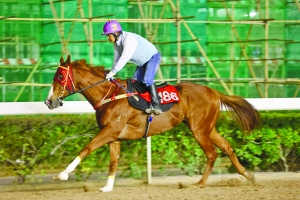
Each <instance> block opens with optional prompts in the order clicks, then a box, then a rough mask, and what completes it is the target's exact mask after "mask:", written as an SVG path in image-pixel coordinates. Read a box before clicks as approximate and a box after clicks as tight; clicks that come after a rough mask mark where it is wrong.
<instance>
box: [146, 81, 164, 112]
mask: <svg viewBox="0 0 300 200" xmlns="http://www.w3.org/2000/svg"><path fill="white" fill-rule="evenodd" d="M147 89H148V91H149V93H150V96H151V105H150V107H149V108H147V109H146V110H145V112H146V113H151V112H154V114H156V115H159V114H161V113H162V110H161V108H160V102H159V101H160V100H159V96H158V94H157V90H156V87H155V84H152V85H150V86H148V87H147Z"/></svg>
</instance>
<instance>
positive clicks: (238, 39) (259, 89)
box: [222, 3, 263, 97]
mask: <svg viewBox="0 0 300 200" xmlns="http://www.w3.org/2000/svg"><path fill="white" fill-rule="evenodd" d="M222 4H223V6H224V8H225V10H226V15H227V18H228V19H230V20H232V19H231V17H230V15H229V12H228V8H227V6H226V4H225V3H222ZM232 31H233V34H234V35H235V38H236V40H237V41H240V40H241V39H240V36H239V34H238V32H237V30H236V28H235V26H234V25H233V27H232ZM238 44H239V45H240V48H241V51H242V53H243V56H244V57H245V60H249V58H248V55H247V52H246V50H245V49H244V48H243V45H242V44H241V43H238ZM247 65H248V69H249V71H250V73H251V75H252V77H253V78H256V74H255V72H254V70H253V67H252V64H251V63H250V61H247ZM256 88H257V91H258V93H259V95H260V96H261V97H262V96H263V94H262V91H261V88H260V87H259V86H258V85H256Z"/></svg>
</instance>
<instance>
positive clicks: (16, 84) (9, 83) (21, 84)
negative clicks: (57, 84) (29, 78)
mask: <svg viewBox="0 0 300 200" xmlns="http://www.w3.org/2000/svg"><path fill="white" fill-rule="evenodd" d="M51 85H52V84H46V83H45V84H43V83H24V82H17V83H16V82H13V83H11V82H4V83H1V82H0V87H1V86H24V87H25V86H36V87H49V86H51Z"/></svg>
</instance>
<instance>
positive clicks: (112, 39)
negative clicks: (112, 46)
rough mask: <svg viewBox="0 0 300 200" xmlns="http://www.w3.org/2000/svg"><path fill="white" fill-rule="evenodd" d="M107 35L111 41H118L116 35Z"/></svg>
mask: <svg viewBox="0 0 300 200" xmlns="http://www.w3.org/2000/svg"><path fill="white" fill-rule="evenodd" d="M106 36H107V39H108V41H109V42H110V43H115V42H116V38H115V36H114V35H113V34H111V33H110V34H108V35H106Z"/></svg>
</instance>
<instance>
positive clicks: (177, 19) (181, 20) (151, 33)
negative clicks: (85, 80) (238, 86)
mask: <svg viewBox="0 0 300 200" xmlns="http://www.w3.org/2000/svg"><path fill="white" fill-rule="evenodd" d="M67 1H68V0H62V1H54V0H50V1H49V2H48V3H43V4H50V6H51V9H52V7H53V4H54V3H62V4H63V3H64V2H67ZM77 2H80V4H81V0H78V1H77ZM142 2H144V4H145V5H147V4H148V5H149V15H148V16H147V11H148V10H146V8H145V7H144V9H140V13H141V15H144V16H143V17H142V19H115V20H118V21H119V22H127V23H143V24H144V27H145V30H146V33H147V36H148V38H149V40H150V41H152V42H153V43H154V44H162V45H163V44H175V43H176V44H177V48H178V49H180V48H181V43H184V42H195V43H196V45H197V47H198V49H199V51H200V53H201V54H202V55H204V54H205V52H204V50H203V48H202V47H201V45H200V43H199V41H198V40H199V39H197V38H193V36H195V35H194V33H193V32H192V31H191V30H190V29H189V27H188V24H230V25H231V26H232V33H233V34H232V38H231V41H224V42H208V43H209V44H224V43H225V44H226V43H229V44H231V50H230V59H218V60H210V59H209V57H208V56H207V55H206V54H205V56H204V58H205V59H206V61H207V64H208V65H209V67H211V69H212V71H213V72H214V73H215V72H216V73H217V74H218V72H217V70H216V69H215V67H214V66H213V65H212V63H213V62H224V61H225V62H226V61H230V62H231V63H230V77H229V79H228V78H220V77H219V78H218V76H217V75H216V77H217V78H207V79H206V81H216V82H221V81H222V82H223V84H222V82H221V84H222V86H223V87H224V88H225V90H226V91H227V89H226V86H227V85H226V84H225V83H229V84H232V83H239V81H241V80H239V79H234V75H235V73H236V71H237V68H238V66H239V63H240V62H247V65H248V68H249V71H250V74H251V75H252V77H253V78H252V79H251V80H250V79H243V80H242V81H245V80H246V81H252V82H251V83H252V84H256V85H257V87H258V84H265V85H264V86H265V89H264V95H261V96H264V97H266V96H268V85H267V84H298V87H297V89H296V91H295V93H294V96H295V97H296V96H297V95H298V93H299V91H300V85H299V80H295V81H290V80H285V79H277V80H273V79H272V77H273V76H274V75H275V73H274V71H273V73H272V74H271V76H270V74H269V66H274V65H275V67H276V68H275V69H273V70H278V67H280V66H279V65H276V64H272V63H270V62H268V61H275V60H281V61H283V62H290V61H295V62H299V61H300V60H299V59H296V58H295V59H291V58H289V59H287V58H269V55H268V50H269V48H270V47H269V41H282V42H284V43H285V44H286V45H290V44H297V43H300V41H294V40H285V39H276V38H273V39H272V38H268V36H269V33H268V32H269V25H270V22H272V23H284V24H285V26H297V25H300V20H274V19H268V18H269V7H268V5H269V1H268V0H265V1H264V3H265V7H266V14H265V16H262V10H261V8H260V4H261V1H260V0H256V1H255V4H256V7H257V11H258V13H259V19H255V20H234V12H233V10H234V5H236V4H234V3H232V4H231V6H232V13H231V15H230V16H231V17H228V18H229V20H223V21H221V20H219V21H209V20H208V21H204V20H202V21H201V20H193V21H187V19H190V18H192V17H190V16H186V17H183V16H181V14H180V4H179V1H178V0H176V6H175V5H174V3H173V1H171V0H165V1H164V4H163V6H162V10H161V13H160V17H159V18H158V19H152V12H153V11H152V9H153V7H152V6H153V4H154V2H152V1H150V2H145V1H142V0H138V2H137V5H138V6H139V7H141V8H142V7H143V6H144V5H142ZM209 2H222V3H225V2H230V1H225V0H221V1H209ZM231 2H238V0H236V1H231ZM88 3H89V7H88V8H89V15H88V18H84V13H83V10H82V8H81V11H80V8H79V6H78V10H77V12H78V13H80V14H81V13H82V14H83V15H82V14H81V19H79V18H76V17H74V18H64V16H63V10H64V9H63V5H62V10H61V11H62V15H61V16H63V17H62V18H58V17H57V15H56V16H55V15H53V16H54V17H53V18H17V17H15V16H10V17H0V20H6V21H11V22H13V21H16V20H17V21H42V22H44V23H43V25H46V24H50V23H51V24H52V23H55V24H56V26H57V29H58V31H59V32H58V33H59V36H60V42H52V43H48V44H42V46H41V47H47V46H51V45H55V44H62V47H63V48H65V47H67V45H68V44H69V43H88V44H89V48H90V50H89V54H90V63H92V61H93V47H92V45H93V43H98V42H107V41H106V40H93V35H92V34H93V30H92V25H93V23H103V22H106V21H107V20H106V19H99V18H101V17H103V16H100V17H93V16H92V8H91V6H92V1H91V0H88ZM288 3H295V4H296V5H297V7H298V9H299V1H298V0H294V2H288ZM51 4H52V5H51ZM160 5H162V3H160ZM168 5H170V6H171V8H172V10H173V12H176V16H174V17H173V18H163V14H164V12H165V9H166V6H168ZM226 9H227V8H226ZM52 10H53V9H52ZM54 10H55V8H54ZM299 10H300V9H299ZM145 11H146V12H145ZM52 12H53V11H52ZM144 12H145V13H144ZM53 14H54V12H53ZM107 16H108V15H107ZM109 16H112V15H109ZM146 17H147V18H146ZM257 17H258V16H257ZM263 18H265V19H263ZM69 22H71V23H72V24H73V25H75V23H77V22H79V23H83V24H85V25H84V26H85V27H86V28H85V27H84V33H85V35H86V40H80V41H79V40H78V41H70V36H71V34H72V31H73V28H71V29H70V31H69V34H68V37H67V39H65V38H64V36H63V35H62V34H60V32H65V31H64V30H63V26H62V23H69ZM86 22H87V23H88V28H87V23H86ZM149 23H150V24H149ZM169 23H173V24H176V25H177V34H179V33H180V26H181V24H183V25H184V27H185V28H186V29H187V30H188V32H189V34H190V35H191V37H192V38H193V39H192V40H180V39H178V38H177V41H170V42H154V38H155V37H156V34H157V30H158V27H159V26H160V24H169ZM152 24H155V28H154V29H153V27H152ZM236 24H250V27H249V30H248V33H247V37H246V40H240V38H239V35H238V34H237V31H236V29H235V25H236ZM255 25H264V26H265V33H264V38H263V39H257V40H249V36H250V34H251V30H252V27H253V26H255ZM59 26H61V27H59ZM73 27H74V26H73ZM178 27H179V28H178ZM233 36H235V37H236V38H237V41H233ZM18 39H19V38H16V40H15V41H14V42H18ZM0 42H1V44H4V45H5V44H6V43H5V42H7V40H5V41H3V40H2V41H1V40H0ZM2 42H3V43H2ZM252 42H264V49H267V51H265V52H264V54H265V55H264V58H261V59H251V58H249V57H248V56H247V54H245V49H246V47H247V45H249V43H252ZM235 43H238V44H239V45H240V48H241V50H242V52H241V54H240V57H239V59H234V46H233V44H235ZM7 44H12V43H7ZM18 44H21V43H18ZM22 44H23V43H22ZM24 44H27V43H24ZM16 48H18V47H16ZM178 49H177V50H178ZM178 51H179V50H178ZM203 52H204V54H203ZM17 57H18V56H17ZM177 57H178V58H180V57H181V55H180V53H177ZM242 57H244V59H242ZM178 60H180V59H178ZM252 61H261V62H264V63H263V64H264V75H265V76H264V78H263V79H261V78H257V77H256V76H253V74H252V72H251V68H252V67H253V66H255V64H254V63H251V62H252ZM249 64H250V65H249ZM185 65H186V66H190V65H203V63H182V62H177V63H169V64H161V66H177V71H181V70H178V69H179V68H181V67H182V66H185ZM252 65H253V66H252ZM260 65H261V64H260ZM5 67H11V68H16V67H23V68H28V69H32V68H33V67H34V66H19V65H18V66H17V65H15V66H2V65H0V68H5ZM55 67H56V66H55ZM253 72H254V71H253ZM216 73H215V74H216ZM159 74H160V75H159ZM254 74H255V73H254ZM158 75H159V77H160V78H161V79H162V78H163V76H162V73H161V70H160V69H159V72H158ZM180 76H182V75H181V74H177V78H176V79H164V80H172V81H184V80H200V81H203V80H204V79H203V78H202V79H201V78H200V79H193V78H180ZM26 84H30V83H26ZM224 84H225V85H226V86H224ZM230 86H232V85H230ZM259 89H260V87H258V91H259ZM228 90H229V91H231V92H232V91H233V87H230V88H228ZM227 93H229V92H228V91H227ZM259 93H260V92H259Z"/></svg>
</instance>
